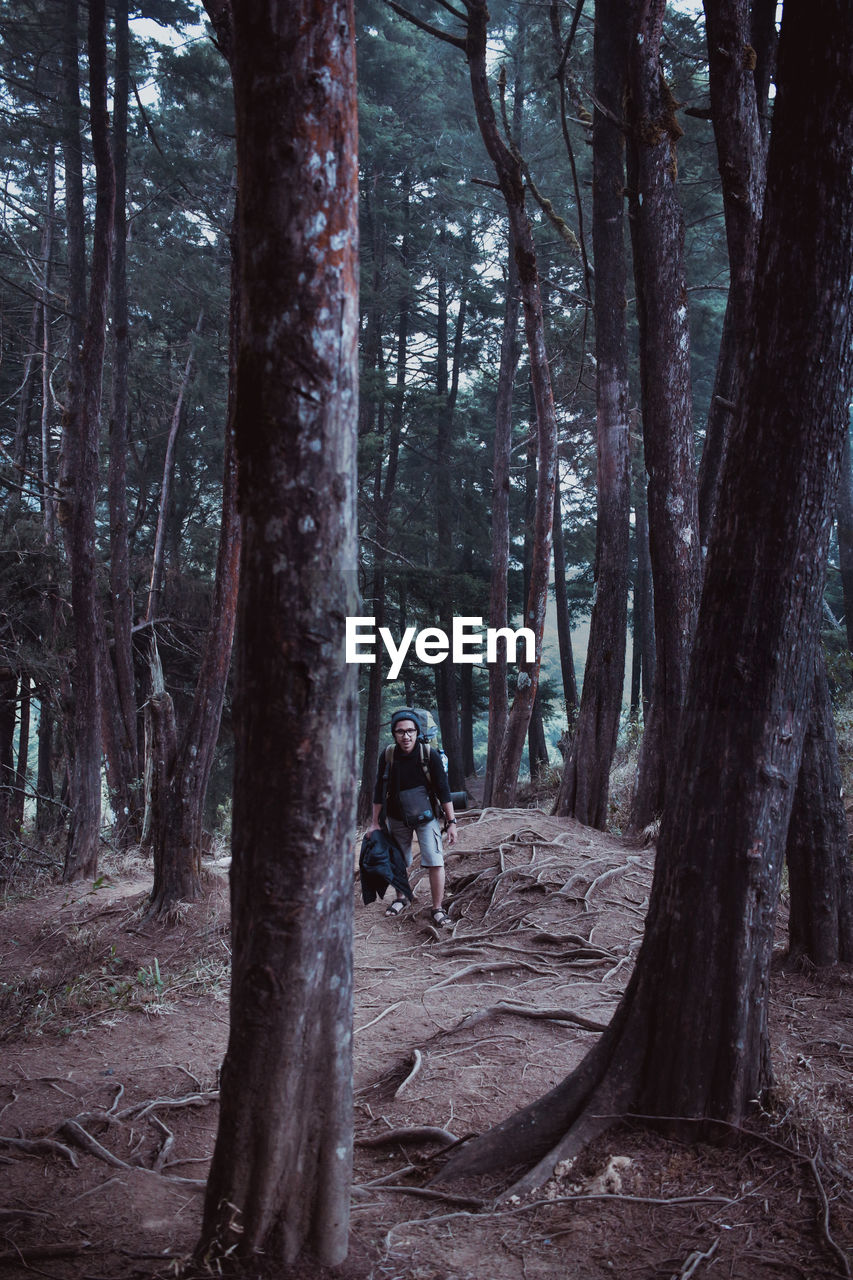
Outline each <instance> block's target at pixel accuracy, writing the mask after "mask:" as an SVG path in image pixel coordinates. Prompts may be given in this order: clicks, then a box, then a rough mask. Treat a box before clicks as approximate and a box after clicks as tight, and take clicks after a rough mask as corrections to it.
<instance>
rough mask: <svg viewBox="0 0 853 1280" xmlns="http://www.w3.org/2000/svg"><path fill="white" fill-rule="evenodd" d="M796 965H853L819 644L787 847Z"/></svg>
mask: <svg viewBox="0 0 853 1280" xmlns="http://www.w3.org/2000/svg"><path fill="white" fill-rule="evenodd" d="M785 852H786V856H787V859H788V883H789V887H790V894H791V909H790V914H789V918H788V934H789V954H790V957H791V959H793V960H800V959H805V960H809V961H811V963H812V964H815V965H818V966H822V965H831V964H837V963H838V961H846V962H848V963H849V962H850V961H853V868H851V865H850V851H849V847H848V838H847V817H846V814H845V812H844V801H843V799H842V792H841V768H840V765H839V762H838V742H837V739H836V736H835V722H834V720H833V718H832V701H831V699H830V696H829V682H828V681H827V678H826V662H825V660H824V656H823V650H822V648H821V645H820V642H819V641H818V643H817V645H816V650H815V658H814V685H813V692H812V695H811V713H810V715H809V721H808V729H807V730H806V737H805V743H804V746H803V760H802V764H801V765H800V773H799V776H798V778H797V790H796V794H795V796H794V806H793V809H792V810H791V823H790V826H789V827H788V843H787V846H786V850H785Z"/></svg>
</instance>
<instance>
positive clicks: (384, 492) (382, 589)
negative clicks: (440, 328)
mask: <svg viewBox="0 0 853 1280" xmlns="http://www.w3.org/2000/svg"><path fill="white" fill-rule="evenodd" d="M403 186H404V193H405V205H404V209H403V219H404V221H403V240H402V245H401V248H400V267H401V271H402V274H403V277H404V280H405V284H404V287H403V288H402V290H401V293H400V320H399V327H398V330H397V361H396V373H395V384H394V399H393V402H392V405H391V416H390V423H389V438H388V455H387V461H386V464H385V474H384V478H383V473H382V459H381V457H380V458H378V459H377V462H376V474H375V477H374V487H373V494H374V499H373V500H374V507H375V512H376V549H375V553H374V560H373V591H372V601H371V609H372V613H373V616H374V617H375V618H376V626H377V629H378V628H379V627H381V626H383V625H384V624H385V616H386V595H387V576H386V565H387V559H388V536H389V533H388V530H389V517H390V513H391V509H392V504H393V501H394V490H395V487H396V484H397V466H398V463H399V459H400V439H401V436H402V432H403V409H404V406H405V399H406V363H407V358H408V348H409V307H410V294H409V282H408V269H409V190H410V186H409V179H408V175H407V174H405V175H404V178H403ZM382 684H383V670H382V663H381V662H380V661H379V660H378V658H377V661H376V662H375V663H374V664H373V666H372V667H371V668H370V675H369V677H368V693H367V723H366V725H365V733H364V759H363V762H362V774H361V786H360V788H359V795H358V821H359V824H360V825H362V826H366V825H367V824H368V822H369V821H370V816H371V810H372V806H373V786H374V783H375V781H376V762H377V760H378V758H379V738H380V730H381V720H382Z"/></svg>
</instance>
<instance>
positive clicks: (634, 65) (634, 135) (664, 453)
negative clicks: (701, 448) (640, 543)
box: [628, 0, 702, 830]
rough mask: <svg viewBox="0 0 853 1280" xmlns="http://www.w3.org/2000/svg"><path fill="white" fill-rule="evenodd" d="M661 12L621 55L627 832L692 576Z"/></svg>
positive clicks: (652, 754) (679, 276) (678, 238)
mask: <svg viewBox="0 0 853 1280" xmlns="http://www.w3.org/2000/svg"><path fill="white" fill-rule="evenodd" d="M664 9H665V0H640V4H639V7H638V11H637V19H636V27H635V31H634V38H633V39H632V41H631V51H630V56H629V59H628V83H629V93H628V116H629V121H630V129H629V138H630V142H629V147H628V157H629V164H628V188H629V191H630V222H631V240H632V243H633V248H634V280H635V284H636V289H637V317H638V322H639V347H640V384H641V392H642V421H643V455H644V458H645V463H646V471H647V472H648V476H649V482H648V487H647V494H646V497H647V503H648V520H649V554H650V557H651V564H652V580H653V583H654V619H655V651H656V652H655V683H654V691H653V694H652V706H651V712H650V715H649V719H648V721H647V722H646V726H645V731H644V733H643V740H642V744H641V746H640V759H639V764H638V766H637V777H636V782H635V787H634V795H633V803H632V812H631V825H632V826H633V827H634V828H635V829H637V830H642V829H643V828H644V827H646V826H648V824H649V823H650V822H652V820H653V819H654V818H656V817H659V816H660V814H661V812H662V810H663V803H664V795H665V792H666V785H667V776H668V774H669V773H670V771H671V769H672V766H673V764H674V749H675V744H676V743H677V741H678V725H679V721H680V719H681V710H682V707H683V705H684V698H685V695H686V688H687V672H688V666H689V662H690V650H691V648H692V645H693V633H694V631H695V628H696V615H697V611H698V608H699V591H700V586H701V577H702V565H701V559H700V550H699V515H698V502H697V492H696V470H695V461H694V455H693V410H692V394H691V384H690V331H689V327H688V316H687V281H686V277H685V269H684V219H683V216H682V212H681V205H680V202H679V198H678V193H677V187H676V182H677V172H678V168H677V159H676V147H677V143H678V139H679V138H680V137H681V136H682V132H683V131H682V129H681V126H680V125H679V123H678V121H677V119H676V115H675V111H676V103H675V101H674V99H673V97H672V93H671V91H670V89H669V86H668V85H667V83H666V81H665V79H664V76H663V70H662V67H661V57H660V50H661V36H662V32H663V16H664Z"/></svg>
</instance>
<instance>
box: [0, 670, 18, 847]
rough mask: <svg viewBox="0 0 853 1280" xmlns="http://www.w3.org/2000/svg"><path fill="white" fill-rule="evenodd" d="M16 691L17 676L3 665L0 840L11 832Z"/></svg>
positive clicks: (0, 690) (0, 674)
mask: <svg viewBox="0 0 853 1280" xmlns="http://www.w3.org/2000/svg"><path fill="white" fill-rule="evenodd" d="M17 693H18V680H17V676H16V675H15V673H14V671H11V670H10V669H9V668H8V667H4V668H3V669H2V670H0V841H3V840H6V839H8V837H9V835H10V834H11V825H12V794H13V788H14V785H15V711H16V706H17Z"/></svg>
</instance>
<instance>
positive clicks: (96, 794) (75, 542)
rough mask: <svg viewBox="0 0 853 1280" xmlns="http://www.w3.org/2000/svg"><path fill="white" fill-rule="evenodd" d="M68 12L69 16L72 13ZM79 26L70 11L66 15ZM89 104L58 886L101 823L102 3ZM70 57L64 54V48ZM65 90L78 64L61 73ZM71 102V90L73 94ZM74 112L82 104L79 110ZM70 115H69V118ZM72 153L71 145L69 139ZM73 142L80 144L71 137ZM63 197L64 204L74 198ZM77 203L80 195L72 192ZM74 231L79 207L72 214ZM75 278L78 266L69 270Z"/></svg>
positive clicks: (77, 865)
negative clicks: (88, 268)
mask: <svg viewBox="0 0 853 1280" xmlns="http://www.w3.org/2000/svg"><path fill="white" fill-rule="evenodd" d="M71 10H74V13H73V14H71V12H70V11H71ZM72 17H73V20H74V21H75V22H76V5H73V4H72V5H70V6H69V34H70V24H71V19H72ZM88 45H89V97H90V104H91V106H90V113H91V128H92V150H93V153H94V158H95V192H96V194H95V225H94V232H93V240H92V278H91V285H90V291H89V304H88V312H87V317H86V329H85V333H84V335H83V345H82V348H81V350H80V351H79V353H78V352H77V351H76V350H72V351H71V353H70V365H71V368H72V375H71V377H70V379H69V388H68V403H67V407H66V412H65V418H64V422H63V431H62V436H63V459H62V461H63V466H62V469H61V474H60V483H59V487H60V489H61V490H62V499H61V504H60V523H61V524H62V525H63V529H64V533H65V541H66V550H67V553H68V561H69V567H70V571H71V608H72V613H73V618H74V638H75V661H74V667H73V689H74V754H73V773H72V788H71V791H72V815H71V826H70V830H69V835H68V847H67V849H66V854H65V867H64V870H63V879H64V880H65V881H66V882H67V881H71V880H77V879H79V878H81V877H83V876H93V875H94V874H95V871H96V869H97V865H98V841H99V835H100V820H101V689H100V679H99V661H100V654H99V652H98V637H99V636H100V635H101V626H100V616H99V609H98V596H97V586H98V584H97V549H96V530H95V503H96V499H97V490H98V446H99V439H98V435H99V417H100V403H101V377H102V372H103V364H104V347H105V342H106V326H107V301H108V298H109V276H110V235H111V228H112V217H113V203H114V199H115V176H114V170H113V160H112V154H111V152H110V144H109V118H108V115H107V48H106V13H105V4H104V0H90V4H89V38H88ZM69 52H70V47H69ZM65 71H66V76H67V77H68V81H69V99H70V98H71V96H72V93H71V92H70V78H71V76H72V74H73V75H74V76H76V74H77V70H76V63H75V65H74V66H73V68H72V66H71V65H68V66H66V68H65ZM74 92H75V93H76V89H75V90H74ZM78 105H79V104H78ZM72 114H73V112H72ZM69 141H70V142H71V145H72V148H73V139H69ZM78 142H79V137H78ZM72 194H73V193H72V192H71V191H69V199H70V198H71V196H72ZM77 194H79V195H81V193H77ZM71 221H73V224H74V226H75V228H76V229H77V230H78V231H79V228H80V227H81V226H82V221H83V213H82V204H81V205H80V206H78V207H76V208H75V210H74V211H73V215H72V212H71V211H69V222H71ZM74 270H75V271H77V272H78V274H79V263H78V264H75V265H74Z"/></svg>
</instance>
